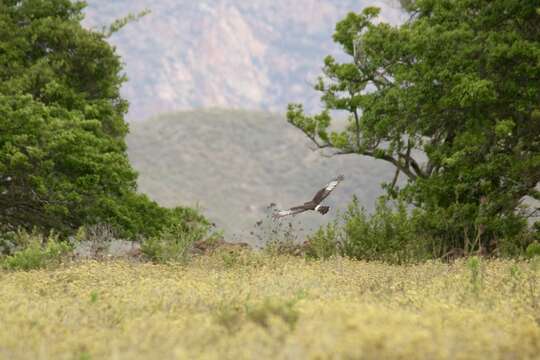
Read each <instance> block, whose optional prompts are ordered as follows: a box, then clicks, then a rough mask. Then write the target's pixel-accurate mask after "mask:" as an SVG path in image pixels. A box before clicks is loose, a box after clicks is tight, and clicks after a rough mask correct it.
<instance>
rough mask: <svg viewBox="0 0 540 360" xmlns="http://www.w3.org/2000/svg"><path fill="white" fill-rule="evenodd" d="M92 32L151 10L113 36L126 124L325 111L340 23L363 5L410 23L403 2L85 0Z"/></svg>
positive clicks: (390, 19)
mask: <svg viewBox="0 0 540 360" xmlns="http://www.w3.org/2000/svg"><path fill="white" fill-rule="evenodd" d="M86 2H87V3H88V7H87V8H86V9H85V14H86V18H85V20H84V24H85V26H88V27H91V28H96V29H100V28H101V27H102V26H103V25H106V24H110V23H111V22H112V21H114V20H115V19H117V18H119V17H123V16H126V15H127V14H128V13H130V12H131V13H138V12H140V11H142V10H144V9H145V8H148V9H150V10H151V13H150V14H149V15H147V16H145V17H143V18H142V19H141V20H140V21H138V22H135V23H131V24H128V25H127V26H125V27H124V28H122V29H121V30H120V31H119V32H118V33H115V34H114V35H112V36H111V37H110V39H109V42H110V43H111V44H113V45H115V47H116V48H117V50H118V53H119V55H121V56H122V61H123V62H124V63H125V71H126V74H127V76H128V78H129V81H128V82H127V83H125V84H124V86H123V87H122V93H123V95H124V96H125V97H126V98H127V99H128V100H129V102H130V103H131V106H130V111H129V114H128V119H129V120H130V121H132V120H142V119H145V118H147V117H149V116H151V115H153V114H158V113H162V112H165V111H176V110H178V109H195V108H205V107H211V106H221V107H226V108H240V109H262V110H265V111H268V110H270V111H279V112H281V111H284V110H285V106H286V104H287V103H288V102H302V103H304V104H306V108H307V109H308V110H314V109H317V108H318V106H319V100H318V94H316V93H315V92H314V91H313V90H312V86H311V84H314V83H315V82H316V78H317V76H318V75H320V72H321V71H320V69H321V67H322V66H323V58H324V57H325V56H326V55H328V54H334V55H336V56H338V57H339V56H341V55H342V53H343V52H342V51H341V49H340V48H339V46H338V45H336V44H335V43H334V42H333V41H332V33H333V31H334V27H335V25H336V22H337V21H339V20H340V19H342V18H343V17H345V15H346V14H347V13H348V12H349V11H355V12H359V11H361V10H362V9H363V8H364V7H366V6H378V7H380V8H381V9H382V12H381V18H382V19H383V20H384V21H388V22H391V23H397V22H399V21H402V20H403V19H404V17H405V15H404V13H403V11H402V10H401V7H400V5H399V1H397V0H324V1H320V0H294V1H290V0H267V1H249V0H196V1H194V0H159V1H154V0H129V1H127V0H115V1H110V0H87V1H86Z"/></svg>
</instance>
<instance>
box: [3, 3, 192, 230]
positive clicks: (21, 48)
mask: <svg viewBox="0 0 540 360" xmlns="http://www.w3.org/2000/svg"><path fill="white" fill-rule="evenodd" d="M83 7H84V4H83V3H82V2H74V3H73V2H71V1H68V0H23V1H21V0H17V1H16V0H4V1H1V2H0V204H2V206H1V207H0V227H4V228H8V229H9V228H16V227H23V228H32V227H38V228H40V229H43V230H50V229H56V230H58V231H61V232H62V233H69V232H71V231H73V230H74V229H76V228H78V227H79V226H81V225H85V224H95V223H110V224H111V225H113V226H115V227H116V229H117V230H118V231H119V232H120V234H121V235H123V236H127V237H135V236H137V235H155V234H157V233H159V231H160V230H161V229H162V228H163V227H164V226H167V225H170V224H172V223H175V222H178V221H183V220H182V219H184V218H185V217H186V216H187V217H189V218H190V219H191V220H193V221H203V219H202V218H201V217H200V216H198V215H197V214H195V213H192V212H191V211H190V210H189V209H176V210H169V209H164V208H161V207H159V206H158V205H157V204H156V203H155V202H153V201H150V200H149V199H148V198H146V197H145V196H143V195H139V194H137V193H136V192H135V191H136V178H137V174H136V173H135V171H134V170H133V169H132V168H131V166H130V164H129V162H128V158H127V154H126V144H125V141H124V138H125V135H126V133H127V131H128V127H127V125H126V123H125V122H124V119H123V117H124V114H125V113H126V111H127V107H128V104H127V101H126V100H124V99H122V98H121V97H120V93H119V89H120V86H121V84H122V83H123V82H124V81H125V77H124V76H123V75H122V73H121V71H122V66H121V62H120V59H119V57H118V55H116V53H115V51H114V49H113V48H112V47H111V46H110V45H109V44H108V43H107V42H106V41H105V37H106V36H107V35H108V34H106V33H100V32H94V31H91V30H88V29H85V28H83V27H82V26H81V25H80V21H81V19H82V13H81V10H82V9H83ZM121 25H123V23H122V24H117V27H120V26H121ZM188 213H189V214H188Z"/></svg>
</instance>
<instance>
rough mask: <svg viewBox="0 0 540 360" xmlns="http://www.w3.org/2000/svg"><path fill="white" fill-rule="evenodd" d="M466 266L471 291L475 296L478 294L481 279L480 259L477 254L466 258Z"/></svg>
mask: <svg viewBox="0 0 540 360" xmlns="http://www.w3.org/2000/svg"><path fill="white" fill-rule="evenodd" d="M467 268H468V269H469V271H470V273H471V277H470V286H471V291H472V293H473V294H474V295H475V296H478V294H479V292H480V289H481V287H482V280H483V269H482V260H481V259H480V258H479V257H478V256H471V257H470V258H468V259H467Z"/></svg>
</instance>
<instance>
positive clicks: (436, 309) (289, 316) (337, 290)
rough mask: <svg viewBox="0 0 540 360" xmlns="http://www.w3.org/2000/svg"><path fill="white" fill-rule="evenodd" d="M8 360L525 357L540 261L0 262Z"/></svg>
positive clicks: (539, 295) (538, 342)
mask: <svg viewBox="0 0 540 360" xmlns="http://www.w3.org/2000/svg"><path fill="white" fill-rule="evenodd" d="M0 289H1V295H0V324H1V326H0V358H3V359H103V358H111V359H143V358H144V359H233V358H234V359H327V358H333V359H412V358H415V359H533V358H536V359H538V358H539V354H540V261H538V258H536V260H529V261H514V260H485V259H480V258H474V257H473V258H469V259H467V260H458V261H456V262H454V263H442V262H427V263H423V264H418V265H406V266H391V265H386V264H383V263H377V262H360V261H353V260H348V259H346V258H341V257H336V258H331V259H329V260H326V261H313V260H305V259H302V258H298V257H296V258H295V257H289V256H270V255H268V254H264V253H252V252H247V251H246V252H243V251H239V252H231V251H223V252H218V253H216V254H213V255H210V256H200V257H196V258H194V259H193V260H192V261H190V262H189V263H188V264H184V265H181V264H171V265H155V264H149V263H139V262H133V261H125V260H124V261H101V262H98V261H94V260H89V261H81V262H72V263H66V264H62V265H60V266H56V267H54V268H49V269H42V270H32V271H6V270H1V271H0Z"/></svg>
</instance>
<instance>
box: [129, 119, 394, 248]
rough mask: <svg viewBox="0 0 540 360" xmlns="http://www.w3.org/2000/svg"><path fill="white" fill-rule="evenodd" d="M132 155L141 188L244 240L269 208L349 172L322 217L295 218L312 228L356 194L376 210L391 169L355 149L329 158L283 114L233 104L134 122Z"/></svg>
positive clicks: (300, 198) (304, 196) (306, 196)
mask: <svg viewBox="0 0 540 360" xmlns="http://www.w3.org/2000/svg"><path fill="white" fill-rule="evenodd" d="M130 129H131V131H130V134H129V136H128V138H127V141H128V152H129V157H130V160H131V162H132V164H133V165H134V167H135V168H136V169H137V170H138V171H139V173H140V176H139V190H140V191H142V192H145V193H147V194H149V195H150V196H151V197H152V198H153V199H155V200H156V201H158V202H159V203H161V204H162V205H165V206H176V205H191V206H200V207H201V208H202V210H203V212H204V214H206V215H207V216H208V217H209V218H210V219H211V220H213V221H215V222H216V224H217V225H218V227H219V228H222V229H225V231H226V236H227V237H228V238H232V237H236V238H238V239H242V240H243V241H245V240H248V241H253V239H246V236H247V234H248V233H249V231H250V230H252V229H253V225H254V223H255V222H256V221H258V220H260V219H263V218H264V217H265V209H266V207H267V206H268V205H269V204H270V203H271V202H275V203H277V205H278V206H280V207H289V206H294V205H299V204H301V203H303V202H304V201H307V200H310V199H311V198H312V196H313V195H314V193H315V192H316V191H317V190H318V189H320V187H321V186H322V185H324V184H326V183H327V181H329V180H330V179H332V178H334V177H335V176H336V175H337V174H344V175H345V181H344V182H343V183H342V184H340V186H339V187H338V188H337V189H336V190H335V191H334V192H333V193H332V195H331V196H330V197H329V198H328V199H326V200H325V203H327V204H329V205H330V206H331V207H332V208H331V211H330V213H329V214H327V215H326V216H321V215H320V214H318V213H317V214H315V213H305V214H302V215H301V216H297V217H296V218H295V220H298V221H299V222H301V225H302V226H303V227H304V228H305V229H306V230H307V231H309V230H313V229H314V228H315V227H316V226H318V225H320V224H322V223H325V222H327V221H328V220H330V219H332V218H333V217H335V213H336V210H338V209H339V210H344V209H346V206H347V204H348V203H349V202H350V200H351V197H352V195H353V194H356V195H357V196H358V198H359V199H360V203H361V204H362V205H364V206H365V207H367V208H368V209H369V208H371V206H372V205H373V203H374V201H375V199H376V197H377V196H378V195H379V194H381V193H382V192H381V190H380V186H379V183H380V182H381V181H389V180H390V179H391V177H392V167H391V166H389V165H387V164H386V163H384V162H381V161H377V160H373V159H370V158H366V157H360V156H355V155H345V156H336V157H332V158H326V157H323V156H321V155H320V153H319V152H315V151H312V150H310V142H309V140H308V139H307V138H306V137H305V136H304V135H303V134H302V133H301V132H300V131H298V130H297V129H295V128H294V127H292V126H290V125H289V124H287V122H286V121H285V119H284V117H283V116H280V115H276V114H270V113H264V112H255V111H236V110H219V109H214V110H199V111H185V112H178V113H174V114H167V115H162V116H160V117H157V118H153V119H151V120H148V121H144V122H136V123H132V124H131V125H130Z"/></svg>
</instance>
